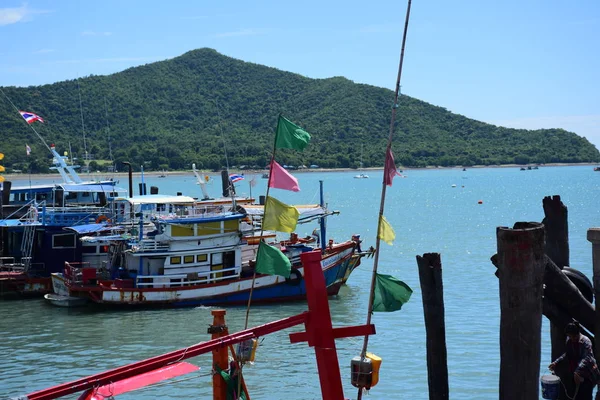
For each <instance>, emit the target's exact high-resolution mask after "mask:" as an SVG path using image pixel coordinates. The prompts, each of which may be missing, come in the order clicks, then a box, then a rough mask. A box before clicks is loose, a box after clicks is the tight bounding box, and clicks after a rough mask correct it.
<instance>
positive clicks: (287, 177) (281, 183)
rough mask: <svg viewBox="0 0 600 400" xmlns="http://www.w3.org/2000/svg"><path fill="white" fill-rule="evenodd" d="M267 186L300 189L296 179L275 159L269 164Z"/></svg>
mask: <svg viewBox="0 0 600 400" xmlns="http://www.w3.org/2000/svg"><path fill="white" fill-rule="evenodd" d="M269 187H272V188H276V189H285V190H291V191H292V192H299V191H300V186H298V180H297V179H296V178H294V177H293V176H292V175H291V174H290V173H289V172H287V171H286V170H285V168H283V167H282V166H281V165H279V164H277V161H275V160H273V165H272V166H271V175H270V177H269Z"/></svg>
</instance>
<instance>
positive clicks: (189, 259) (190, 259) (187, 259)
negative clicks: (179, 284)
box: [183, 255, 194, 264]
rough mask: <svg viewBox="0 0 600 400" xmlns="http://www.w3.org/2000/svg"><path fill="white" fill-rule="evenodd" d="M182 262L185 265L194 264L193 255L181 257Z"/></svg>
mask: <svg viewBox="0 0 600 400" xmlns="http://www.w3.org/2000/svg"><path fill="white" fill-rule="evenodd" d="M183 262H184V263H185V264H190V263H193V262H194V256H193V255H191V256H183Z"/></svg>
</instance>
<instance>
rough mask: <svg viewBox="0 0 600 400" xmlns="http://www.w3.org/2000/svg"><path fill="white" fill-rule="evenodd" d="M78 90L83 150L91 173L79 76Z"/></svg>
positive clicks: (85, 163)
mask: <svg viewBox="0 0 600 400" xmlns="http://www.w3.org/2000/svg"><path fill="white" fill-rule="evenodd" d="M77 91H78V93H79V113H80V114H81V131H82V132H83V151H84V152H85V155H84V156H83V162H84V165H85V167H86V169H87V171H88V173H89V172H90V169H89V166H88V151H87V141H86V139H85V124H84V123H83V103H82V101H81V87H80V86H79V78H77Z"/></svg>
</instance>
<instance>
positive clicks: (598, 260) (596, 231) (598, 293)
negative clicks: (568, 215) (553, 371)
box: [587, 228, 600, 360]
mask: <svg viewBox="0 0 600 400" xmlns="http://www.w3.org/2000/svg"><path fill="white" fill-rule="evenodd" d="M587 240H589V241H590V242H592V264H593V266H594V277H593V281H594V304H595V305H596V326H595V328H594V337H596V338H600V307H598V299H599V298H600V228H590V229H588V232H587ZM596 360H600V346H599V345H598V343H596Z"/></svg>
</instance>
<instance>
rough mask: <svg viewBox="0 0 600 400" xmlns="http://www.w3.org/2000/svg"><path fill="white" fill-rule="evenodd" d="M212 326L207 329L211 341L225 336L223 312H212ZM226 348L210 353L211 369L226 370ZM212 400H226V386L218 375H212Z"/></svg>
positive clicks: (225, 326) (224, 312)
mask: <svg viewBox="0 0 600 400" xmlns="http://www.w3.org/2000/svg"><path fill="white" fill-rule="evenodd" d="M211 314H212V316H213V324H212V326H211V327H210V328H208V329H209V332H211V333H212V339H213V340H215V339H219V338H221V337H223V336H227V325H225V314H226V311H225V310H212V311H211ZM227 350H228V348H227V347H217V348H214V349H213V351H212V355H213V367H214V365H217V366H218V367H219V368H221V369H222V370H226V369H227V367H228V363H229V360H228V358H227V355H228V354H227ZM212 382H213V399H214V400H226V399H227V384H226V383H225V380H224V379H223V377H222V376H221V375H220V374H213V377H212Z"/></svg>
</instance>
